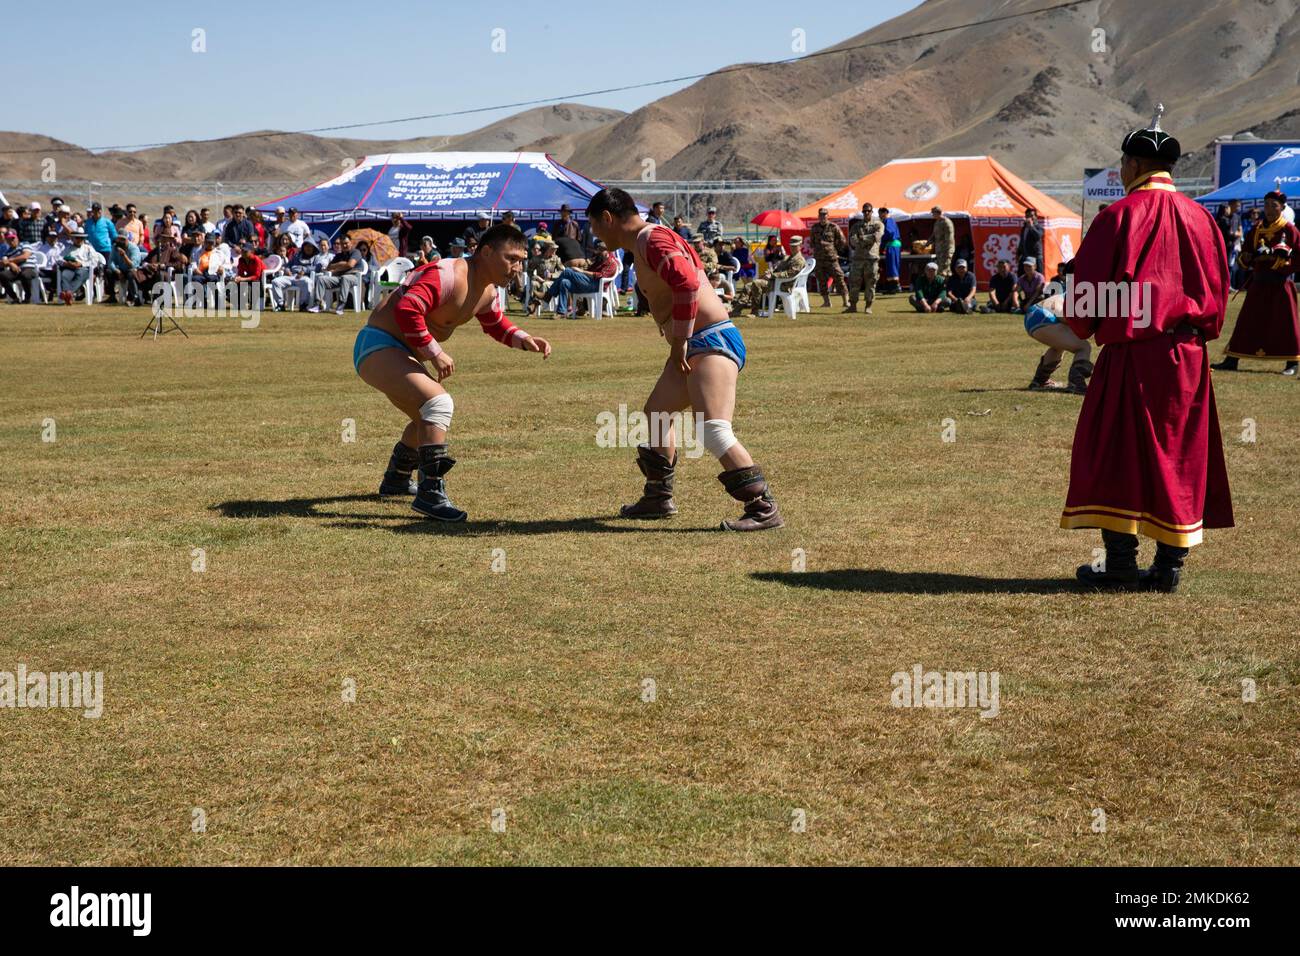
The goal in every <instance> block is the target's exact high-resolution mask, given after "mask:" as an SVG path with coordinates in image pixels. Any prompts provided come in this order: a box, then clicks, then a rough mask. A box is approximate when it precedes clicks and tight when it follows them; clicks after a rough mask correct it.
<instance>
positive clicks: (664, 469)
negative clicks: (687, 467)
mask: <svg viewBox="0 0 1300 956" xmlns="http://www.w3.org/2000/svg"><path fill="white" fill-rule="evenodd" d="M636 466H637V467H638V468H640V469H641V474H643V475H645V489H644V490H643V491H642V493H641V498H640V500H639V501H637V502H636V503H635V504H630V505H623V507H621V508H619V509H618V513H619V514H620V515H622V516H623V517H624V518H668V517H671V516H672V515H675V514H677V506H676V505H675V504H673V478H674V476H675V475H676V473H677V462H676V460H673V461H669V460H668V459H667V458H666V457H665V456H663V455H661V454H659V452H657V451H655V450H654V449H653V448H651V447H650V446H649V445H637V448H636Z"/></svg>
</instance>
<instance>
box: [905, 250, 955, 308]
mask: <svg viewBox="0 0 1300 956" xmlns="http://www.w3.org/2000/svg"><path fill="white" fill-rule="evenodd" d="M945 293H946V290H945V289H944V285H943V280H942V279H940V278H939V264H938V263H937V262H927V263H926V264H925V272H924V273H923V274H920V275H918V276H917V277H916V279H915V281H914V282H913V283H912V294H911V295H910V296H908V299H907V301H908V302H910V303H912V308H914V309H916V311H917V312H926V313H929V312H938V311H939V309H940V307H941V306H942V304H943V297H944V295H945Z"/></svg>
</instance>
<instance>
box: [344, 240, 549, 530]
mask: <svg viewBox="0 0 1300 956" xmlns="http://www.w3.org/2000/svg"><path fill="white" fill-rule="evenodd" d="M526 258H527V253H526V252H525V249H524V234H523V233H522V232H520V231H519V230H518V229H517V228H516V227H514V226H511V225H507V224H505V223H500V224H498V225H495V226H492V227H491V228H489V229H487V230H486V231H485V232H484V233H483V234H482V235H481V236H480V237H479V242H478V249H477V250H476V251H475V253H474V255H473V256H471V257H470V258H466V259H460V258H454V257H448V258H446V259H440V260H438V261H436V262H431V263H428V264H427V265H423V266H420V267H418V268H416V269H413V270H411V271H410V272H408V273H407V274H406V277H405V278H404V279H403V280H402V284H401V285H400V286H399V287H398V288H397V289H396V290H394V291H393V293H392V294H391V295H389V296H388V297H387V298H386V299H385V300H384V301H383V303H382V304H381V305H380V306H379V308H377V309H376V310H375V311H374V312H373V313H371V315H370V320H369V321H368V322H367V323H366V324H365V325H364V326H363V327H362V329H361V331H360V332H359V333H358V334H357V340H356V345H355V346H354V347H353V349H352V362H353V365H355V366H356V370H357V374H358V375H360V376H361V380H362V381H363V382H365V383H366V384H367V385H369V386H371V387H372V388H375V389H378V390H379V391H381V392H383V393H384V395H386V396H387V397H388V400H389V401H390V402H392V403H393V404H394V405H396V406H397V407H398V408H399V409H400V410H401V411H402V412H403V413H404V414H405V415H406V416H407V417H408V418H409V419H410V422H409V424H407V426H406V429H405V430H404V431H403V432H402V438H401V440H400V441H399V442H398V443H397V444H396V445H395V446H394V447H393V454H392V457H391V458H390V459H389V462H388V470H387V471H385V472H384V477H383V480H382V481H381V483H380V485H379V493H380V494H381V495H406V494H410V493H411V492H410V483H411V472H412V470H413V469H415V468H416V466H417V465H418V466H419V469H420V481H419V484H418V486H417V490H416V494H415V500H414V501H412V502H411V507H412V508H414V509H415V510H416V511H418V512H420V513H421V514H423V515H426V516H427V517H430V518H433V519H435V520H437V521H464V520H465V512H464V511H462V510H460V509H459V508H457V507H456V506H455V505H454V504H452V503H451V500H450V499H449V498H448V497H447V489H446V480H445V477H444V476H445V475H446V474H447V472H449V471H450V470H451V467H452V465H454V464H456V460H455V459H454V458H451V457H449V456H448V454H447V430H448V429H449V428H450V427H451V414H452V410H453V407H454V406H453V403H452V400H451V396H450V395H449V394H447V390H446V389H445V388H443V386H442V385H441V383H442V382H443V381H445V380H446V379H447V377H448V376H449V375H451V374H452V373H453V372H454V371H455V370H456V363H455V362H454V361H453V360H452V357H451V355H450V354H448V353H447V352H446V351H445V350H444V349H443V348H442V345H441V343H443V342H446V341H447V339H449V338H451V335H452V333H453V332H455V331H456V329H457V327H458V326H461V325H464V324H465V323H466V322H468V321H469V320H470V318H476V319H478V321H479V325H481V326H482V328H483V331H484V333H485V334H487V335H489V336H491V337H492V338H493V339H495V340H496V341H498V342H500V343H501V344H502V345H507V346H510V347H512V348H518V349H523V350H524V351H525V352H541V353H542V358H546V357H547V356H549V355H550V354H551V346H550V345H549V344H548V343H547V342H546V340H545V339H539V338H534V337H533V336H531V335H529V334H528V333H527V332H525V331H524V330H523V329H518V328H515V326H514V325H512V324H511V322H510V320H509V319H507V318H506V317H505V314H504V313H503V312H502V311H501V304H500V299H499V298H498V295H497V288H498V287H505V286H508V285H509V284H510V282H511V280H512V279H513V278H514V276H515V275H516V274H518V272H519V270H520V267H521V266H522V265H523V262H524V260H525V259H526ZM425 362H429V363H430V364H431V365H432V366H433V369H434V371H433V373H430V372H429V370H428V369H427V368H425V366H424V363H425Z"/></svg>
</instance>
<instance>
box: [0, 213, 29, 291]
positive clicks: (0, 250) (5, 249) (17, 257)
mask: <svg viewBox="0 0 1300 956" xmlns="http://www.w3.org/2000/svg"><path fill="white" fill-rule="evenodd" d="M31 257H32V253H31V250H29V249H24V248H23V247H22V246H21V245H19V243H18V231H17V230H16V229H0V299H3V298H5V297H6V296H7V297H9V298H11V299H13V301H14V304H15V305H16V304H18V303H19V302H21V301H22V299H21V298H20V297H19V294H18V290H19V289H20V288H21V287H22V286H23V285H24V284H26V285H27V288H28V296H27V301H28V302H32V301H35V298H36V296H35V295H33V294H32V291H31V290H32V286H31V284H30V283H32V282H34V281H35V278H36V269H35V268H33V267H32V266H31V265H30V264H29V260H30V259H31Z"/></svg>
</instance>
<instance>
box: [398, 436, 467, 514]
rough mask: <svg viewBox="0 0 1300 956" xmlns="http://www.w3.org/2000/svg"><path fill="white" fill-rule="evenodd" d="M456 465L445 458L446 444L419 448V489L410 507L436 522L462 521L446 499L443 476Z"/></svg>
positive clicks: (448, 458)
mask: <svg viewBox="0 0 1300 956" xmlns="http://www.w3.org/2000/svg"><path fill="white" fill-rule="evenodd" d="M454 464H456V459H455V458H450V457H448V456H447V446H446V444H441V445H421V446H420V488H419V491H417V492H416V495H415V500H414V501H412V502H411V507H412V508H414V509H415V510H416V511H418V512H420V514H422V515H425V516H426V517H429V518H433V519H434V520H436V521H449V522H450V521H464V520H465V518H466V514H465V512H463V511H461V510H460V509H459V508H457V507H456V506H455V505H454V504H452V503H451V499H450V498H448V497H447V483H446V481H444V480H443V476H444V475H446V474H447V472H449V471H451V467H452V465H454Z"/></svg>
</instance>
